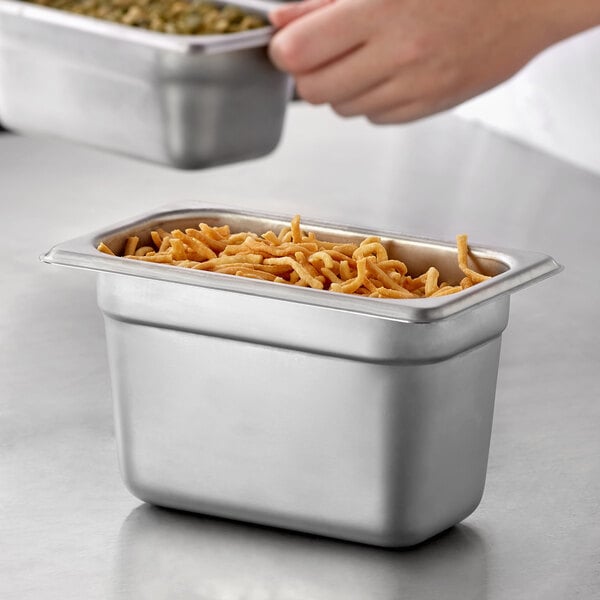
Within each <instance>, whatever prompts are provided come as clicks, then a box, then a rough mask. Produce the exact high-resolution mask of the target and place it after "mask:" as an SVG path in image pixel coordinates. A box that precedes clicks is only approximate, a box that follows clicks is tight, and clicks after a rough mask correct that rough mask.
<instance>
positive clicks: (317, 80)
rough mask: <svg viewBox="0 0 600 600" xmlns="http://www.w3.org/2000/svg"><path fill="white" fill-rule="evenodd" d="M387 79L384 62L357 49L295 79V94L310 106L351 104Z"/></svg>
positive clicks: (373, 54)
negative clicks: (296, 91) (296, 92)
mask: <svg viewBox="0 0 600 600" xmlns="http://www.w3.org/2000/svg"><path fill="white" fill-rule="evenodd" d="M387 78H388V69H387V67H386V61H385V60H381V59H380V56H379V55H378V54H377V53H375V52H373V51H372V50H371V49H370V48H369V49H368V48H366V47H365V46H359V47H358V48H354V49H352V50H351V51H350V52H348V54H346V55H345V56H343V57H341V58H338V59H337V60H335V61H333V62H330V63H329V64H328V65H325V66H324V67H322V68H320V69H316V70H314V71H309V72H308V73H306V74H301V75H297V76H296V88H297V90H298V93H299V95H300V96H301V97H302V98H304V100H306V101H307V102H310V103H311V104H322V103H325V102H327V103H329V104H333V105H334V106H335V105H336V104H339V103H345V102H350V103H351V102H352V100H353V99H354V98H357V97H361V96H362V95H363V94H366V93H367V92H368V91H369V90H371V89H372V88H373V87H375V86H379V85H381V84H383V83H384V82H385V81H386V80H387Z"/></svg>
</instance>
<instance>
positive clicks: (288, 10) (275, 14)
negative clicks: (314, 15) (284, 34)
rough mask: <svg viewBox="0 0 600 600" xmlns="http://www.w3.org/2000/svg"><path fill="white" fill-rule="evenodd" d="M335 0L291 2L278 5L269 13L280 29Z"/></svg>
mask: <svg viewBox="0 0 600 600" xmlns="http://www.w3.org/2000/svg"><path fill="white" fill-rule="evenodd" d="M333 2H335V0H305V1H304V2H290V3H289V4H286V5H285V6H281V7H278V8H276V9H274V10H272V11H271V12H270V13H269V20H270V21H271V23H272V24H273V25H274V26H275V27H277V28H278V29H280V28H281V27H285V26H286V25H288V24H289V23H291V22H292V21H295V20H296V19H297V18H299V17H302V16H303V15H307V14H308V13H310V12H312V11H313V10H317V9H318V8H322V7H323V6H326V5H327V4H331V3H333Z"/></svg>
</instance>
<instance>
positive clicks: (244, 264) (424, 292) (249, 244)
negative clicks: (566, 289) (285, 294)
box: [98, 215, 490, 299]
mask: <svg viewBox="0 0 600 600" xmlns="http://www.w3.org/2000/svg"><path fill="white" fill-rule="evenodd" d="M151 239H152V243H153V244H154V245H153V246H141V247H140V246H139V243H140V239H139V237H137V236H131V237H129V238H127V240H126V242H125V247H124V250H123V256H124V257H125V258H130V259H133V260H142V261H147V262H154V263H163V264H169V265H174V266H177V267H187V268H190V269H197V270H200V271H213V272H215V273H224V274H228V275H238V276H241V277H250V278H253V279H263V280H266V281H274V282H276V283H284V284H288V285H297V286H304V287H311V288H314V289H318V290H330V291H333V292H339V293H342V294H359V295H362V296H369V297H371V298H401V299H411V298H435V297H438V296H447V295H449V294H455V293H456V292H460V291H462V290H464V289H466V288H469V287H471V286H473V285H476V284H478V283H481V282H482V281H485V280H486V279H489V278H490V277H489V276H488V275H483V274H482V273H479V272H477V271H475V270H473V269H471V268H469V267H468V266H467V260H468V255H469V247H468V244H467V236H466V235H464V234H462V235H458V236H456V244H457V255H458V266H459V268H460V270H461V271H462V272H463V273H464V275H465V276H464V278H463V279H462V280H461V281H460V283H459V284H458V285H450V284H449V283H447V282H445V281H442V282H440V281H439V277H440V273H439V271H438V270H437V269H436V268H435V267H429V269H427V271H425V273H422V274H421V275H418V276H411V275H409V274H408V269H407V267H406V265H405V264H404V263H403V262H402V261H401V260H397V259H390V258H389V257H388V253H387V250H386V248H385V246H384V245H383V244H382V242H381V239H380V238H378V237H374V236H372V237H368V238H365V239H364V240H363V241H362V242H360V244H355V243H337V242H327V241H323V240H319V239H317V237H316V236H315V234H314V233H312V232H309V233H305V232H304V231H303V230H302V229H301V227H300V217H299V216H298V215H296V216H295V217H294V218H293V219H292V221H291V223H290V225H289V226H286V227H283V228H282V230H281V231H280V232H279V234H276V233H274V232H273V231H267V232H266V233H263V234H261V235H258V234H256V233H248V232H244V233H233V234H232V233H231V231H230V229H229V226H228V225H223V226H219V227H210V226H209V225H206V223H201V224H200V225H199V226H198V229H186V230H185V231H181V230H180V229H174V230H173V231H171V232H167V231H164V230H162V229H157V230H155V231H152V232H151ZM98 250H100V251H101V252H105V253H106V254H114V253H113V251H112V250H111V249H110V248H109V247H108V246H107V245H106V244H104V243H100V244H99V246H98Z"/></svg>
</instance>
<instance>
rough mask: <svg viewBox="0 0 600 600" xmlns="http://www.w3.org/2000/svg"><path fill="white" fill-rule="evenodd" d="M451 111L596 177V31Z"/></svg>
mask: <svg viewBox="0 0 600 600" xmlns="http://www.w3.org/2000/svg"><path fill="white" fill-rule="evenodd" d="M455 110H456V112H457V114H459V115H460V116H462V117H464V118H466V119H470V120H475V121H478V122H481V123H483V124H485V125H487V126H489V127H491V128H494V129H496V130H499V131H501V132H502V133H505V134H508V135H510V136H513V137H515V138H517V139H519V140H522V141H524V142H526V143H529V144H531V145H533V146H536V147H538V148H541V149H543V150H545V151H547V152H549V153H551V154H554V155H557V156H559V157H561V158H563V159H565V160H567V161H569V162H572V163H574V164H576V165H578V166H581V167H583V168H586V169H589V170H592V171H594V172H597V173H599V174H600V27H597V28H595V29H592V30H590V31H587V32H585V33H582V34H579V35H577V36H575V37H573V38H570V39H569V40H565V41H563V42H561V43H560V44H557V45H556V46H553V47H552V48H549V49H548V50H546V51H545V52H543V53H542V54H540V55H539V56H538V57H536V58H535V59H534V60H533V61H532V62H530V63H529V64H528V65H527V66H526V67H525V68H524V69H523V70H522V71H520V72H519V73H518V74H517V75H515V76H514V77H513V78H512V79H510V80H509V81H508V82H506V83H504V84H502V85H500V86H498V87H497V88H495V89H494V90H491V91H490V92H487V93H486V94H483V95H482V96H479V97H478V98H475V99H473V100H470V101H469V102H466V103H465V104H463V105H461V106H460V107H458V108H457V109H455Z"/></svg>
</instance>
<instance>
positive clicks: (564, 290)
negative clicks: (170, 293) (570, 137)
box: [0, 105, 600, 600]
mask: <svg viewBox="0 0 600 600" xmlns="http://www.w3.org/2000/svg"><path fill="white" fill-rule="evenodd" d="M185 200H201V201H211V200H219V201H221V202H226V203H228V204H230V205H233V206H239V207H242V208H243V207H252V208H253V209H260V210H265V211H271V212H278V213H289V214H293V213H296V212H299V213H300V214H302V215H303V216H305V217H307V218H308V217H310V218H311V219H318V220H328V221H341V222H345V223H350V224H357V225H361V226H363V227H373V228H385V229H391V230H396V231H399V232H406V233H410V234H414V235H424V236H428V237H434V238H441V239H448V240H452V239H453V238H454V235H455V234H456V233H458V232H463V231H464V232H467V233H468V234H469V238H470V240H472V241H473V242H474V243H477V242H479V243H481V244H485V245H499V246H506V247H513V248H521V249H527V250H535V251H540V252H544V253H546V254H550V255H551V256H553V257H554V258H556V259H557V260H558V261H559V262H560V263H561V264H563V265H564V266H565V270H564V271H563V272H562V273H561V274H560V275H558V276H557V277H553V278H551V279H549V280H546V281H544V282H542V283H541V284H538V285H535V286H533V287H531V288H528V289H526V290H524V291H521V292H518V293H517V294H515V295H514V296H513V298H512V302H511V316H510V322H509V327H508V329H507V330H506V331H505V333H504V336H503V347H502V356H501V362H500V371H499V379H498V387H497V395H496V410H495V416H494V426H493V432H492V442H491V448H490V459H489V468H488V477H487V483H486V490H485V493H484V497H483V500H482V503H481V505H480V506H479V508H478V509H477V510H476V511H475V513H474V514H473V515H472V516H470V517H469V518H468V519H466V520H465V521H464V522H463V523H462V524H460V525H458V526H456V527H454V528H452V529H451V530H449V531H447V532H446V533H444V534H441V535H440V536H438V537H437V538H435V539H433V540H431V541H429V542H426V543H424V544H422V545H420V546H418V547H416V548H414V549H411V550H381V549H377V548H372V547H367V546H361V545H356V544H351V543H342V542H337V541H334V540H329V539H324V538H319V537H314V536H308V535H302V534H294V533H291V532H286V531H282V530H276V529H269V528H263V527H256V526H251V525H246V524H242V523H236V522H231V521H225V520H219V519H211V518H208V517H201V516H192V515H189V514H184V513H178V512H174V511H168V510H165V509H158V508H154V507H151V506H148V505H145V504H143V503H141V502H140V501H138V500H137V499H136V498H134V497H133V496H132V495H131V494H130V493H129V492H128V491H127V490H126V489H125V487H124V486H123V485H122V483H121V480H120V477H119V472H118V466H117V460H116V449H115V443H114V436H113V426H112V414H111V399H110V382H109V376H108V369H107V361H106V356H105V347H104V332H103V323H102V318H101V315H100V313H99V311H98V309H97V306H96V300H95V277H94V274H93V273H88V272H84V271H77V270H70V269H62V268H58V267H51V266H48V265H44V264H42V263H40V262H39V261H38V256H39V255H40V254H41V253H42V252H44V251H46V250H47V249H48V248H49V247H50V246H52V245H53V244H55V243H58V242H61V241H64V240H66V239H70V238H73V237H76V236H78V235H80V234H83V233H87V232H89V231H92V230H95V229H98V228H99V227H102V226H104V225H108V224H111V223H113V222H116V221H119V220H123V219H126V218H128V217H130V216H132V215H135V214H138V213H142V212H145V211H148V210H151V209H153V208H155V207H157V206H161V205H164V204H168V203H171V202H173V203H176V202H177V203H180V202H181V201H185ZM0 214H1V217H2V219H1V223H2V229H3V231H4V235H3V236H2V237H1V238H0V257H2V258H1V260H2V263H1V267H0V342H1V344H0V597H1V598H3V599H4V598H7V599H8V598H11V599H12V598H15V599H16V598H18V599H19V600H26V599H39V598H44V599H54V598H56V599H61V600H68V599H70V598H73V599H75V598H76V599H80V598H86V599H93V598H102V599H112V598H127V599H131V598H135V599H137V598H144V599H145V598H148V599H154V598H199V599H203V600H238V599H240V600H242V599H248V600H262V599H277V600H279V599H282V600H292V599H293V600H312V599H319V600H320V599H327V600H336V599H338V598H339V599H344V600H350V599H353V598H356V599H360V600H366V599H369V600H371V599H386V600H388V599H389V600H392V599H399V598H410V599H411V600H417V599H436V598H443V599H454V598H456V599H460V600H467V599H490V600H492V599H514V598H527V599H528V600H530V599H537V598H539V599H544V600H550V599H554V598H556V599H565V598H582V599H591V598H593V597H598V594H600V402H599V400H600V378H599V373H600V335H599V332H600V308H599V306H600V277H599V276H598V264H599V262H600V233H599V231H600V229H599V227H598V221H599V219H600V177H597V176H594V175H592V174H589V173H586V172H584V171H581V170H578V169H576V168H574V167H572V166H569V165H567V164H565V163H562V162H560V161H558V160H556V159H553V158H550V157H548V156H545V155H543V154H540V153H538V152H535V151H533V150H531V149H528V148H525V147H523V146H520V145H518V144H515V143H513V142H511V141H508V140H506V139H503V138H501V137H498V136H497V135H495V134H493V133H490V132H488V131H485V130H483V129H481V128H479V127H476V126H474V125H471V124H468V123H465V122H462V121H459V120H457V119H455V118H453V117H450V116H442V117H437V118H434V119H430V120H428V121H424V122H421V123H417V124H413V125H410V126H404V127H387V128H377V127H373V126H370V125H369V124H368V123H366V122H363V121H343V120H341V119H338V118H337V117H335V116H334V115H333V114H332V113H330V112H329V110H327V109H315V108H311V107H308V106H304V105H294V106H292V107H291V109H290V111H289V114H288V118H287V122H286V130H285V134H284V138H283V140H282V142H281V144H280V146H279V148H278V149H277V151H276V152H275V153H274V154H272V155H271V156H269V157H266V158H264V159H260V160H255V161H252V162H248V163H244V164H239V165H233V166H228V167H221V168H218V169H214V170H210V171H205V172H178V171H173V170H169V169H165V168H162V167H158V166H154V165H149V164H144V163H140V162H136V161H133V160H130V159H127V158H123V157H118V156H112V155H109V154H105V153H100V152H96V151H94V150H91V149H88V148H84V147H81V146H76V145H71V144H68V143H65V142H60V141H55V140H47V139H34V138H24V137H18V136H14V135H11V134H8V133H2V134H0Z"/></svg>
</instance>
